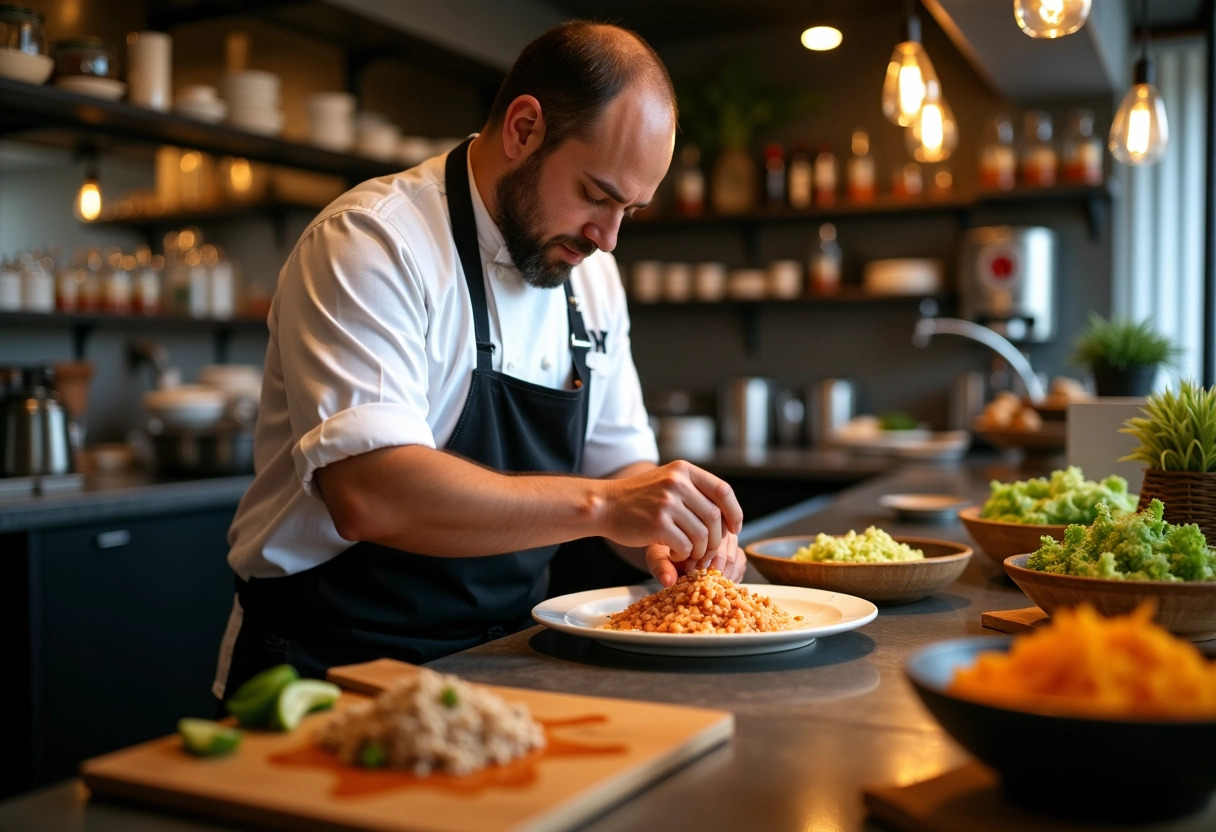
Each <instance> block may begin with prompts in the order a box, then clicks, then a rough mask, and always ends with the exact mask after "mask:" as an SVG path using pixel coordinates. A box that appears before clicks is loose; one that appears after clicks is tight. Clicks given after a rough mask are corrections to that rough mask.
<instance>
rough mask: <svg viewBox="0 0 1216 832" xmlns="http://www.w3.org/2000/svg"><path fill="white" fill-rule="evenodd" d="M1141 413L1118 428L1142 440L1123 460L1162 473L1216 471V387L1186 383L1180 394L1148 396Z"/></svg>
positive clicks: (1167, 391)
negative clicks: (1134, 462)
mask: <svg viewBox="0 0 1216 832" xmlns="http://www.w3.org/2000/svg"><path fill="white" fill-rule="evenodd" d="M1141 412H1142V413H1144V416H1134V417H1132V418H1131V419H1128V420H1127V421H1126V422H1124V423H1123V427H1122V428H1120V429H1119V431H1120V432H1121V433H1130V434H1131V435H1132V436H1134V437H1136V439H1138V440H1140V445H1139V447H1137V448H1136V449H1135V450H1134V451H1132V452H1131V453H1130V454H1128V455H1127V456H1125V457H1123V459H1124V460H1134V461H1137V462H1143V463H1144V464H1145V465H1147V466H1148V467H1149V468H1156V469H1160V470H1162V471H1191V472H1208V471H1216V387H1213V388H1210V389H1204V388H1203V387H1201V386H1199V385H1197V384H1194V383H1193V382H1189V381H1184V382H1182V384H1181V386H1180V387H1179V388H1178V391H1177V392H1174V391H1173V390H1166V391H1164V392H1162V393H1157V394H1154V395H1151V396H1149V397H1148V400H1147V401H1146V402H1145V405H1144V407H1143V408H1141Z"/></svg>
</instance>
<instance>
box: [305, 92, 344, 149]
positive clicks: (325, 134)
mask: <svg viewBox="0 0 1216 832" xmlns="http://www.w3.org/2000/svg"><path fill="white" fill-rule="evenodd" d="M308 140H309V141H310V142H312V143H313V144H315V145H316V146H317V147H323V148H325V149H326V150H332V151H334V152H335V153H345V152H346V151H348V150H350V149H351V147H353V146H354V144H355V97H354V95H352V94H351V93H349V92H318V93H314V94H313V95H310V96H309V97H308Z"/></svg>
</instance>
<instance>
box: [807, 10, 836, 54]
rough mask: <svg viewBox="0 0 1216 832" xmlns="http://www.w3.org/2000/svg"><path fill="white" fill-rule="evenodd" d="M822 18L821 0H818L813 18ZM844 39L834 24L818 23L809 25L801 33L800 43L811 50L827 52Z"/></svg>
mask: <svg viewBox="0 0 1216 832" xmlns="http://www.w3.org/2000/svg"><path fill="white" fill-rule="evenodd" d="M816 18H818V19H820V20H822V19H823V1H822V0H820V2H818V3H817V4H816V7H815V17H814V18H812V20H814V19H816ZM843 40H844V35H843V34H841V32H840V30H839V29H837V28H836V27H835V26H827V25H824V24H820V25H817V26H811V27H810V28H808V29H806V30H805V31H803V33H802V37H801V41H802V45H803V46H805V47H806V48H807V49H810V50H811V51H812V52H828V51H830V50H832V49H835V48H836V47H837V46H840V44H841V42H842V41H843Z"/></svg>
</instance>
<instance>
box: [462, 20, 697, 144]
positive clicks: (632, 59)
mask: <svg viewBox="0 0 1216 832" xmlns="http://www.w3.org/2000/svg"><path fill="white" fill-rule="evenodd" d="M639 82H640V83H645V84H649V85H652V86H653V87H654V88H655V89H657V90H661V91H662V92H664V93H665V94H666V95H667V96H668V99H669V100H670V102H671V109H672V113H673V115H674V114H675V112H676V93H675V88H674V87H673V86H672V83H671V76H670V75H668V73H667V67H665V66H664V65H663V61H662V60H661V59H660V58H659V56H658V55H657V54H656V53H655V51H654V49H652V48H651V47H650V44H648V43H647V42H646V41H645V40H643V39H642V37H641V35H639V34H637V33H636V32H632V31H630V30H628V29H622V28H621V27H619V26H613V25H610V24H606V23H594V22H591V21H587V20H573V21H568V22H566V23H562V24H559V25H557V26H554V27H553V28H552V29H550V30H548V31H547V32H545V33H544V34H543V35H541V36H540V37H538V38H537V39H536V40H534V41H532V42H531V43H529V44H528V45H527V46H525V47H524V50H523V51H522V52H521V53H520V54H519V57H518V58H516V59H515V63H514V64H513V65H512V66H511V70H510V71H509V72H508V73H507V77H506V79H505V80H504V81H503V82H502V86H501V87H499V88H498V94H497V95H496V96H495V97H494V104H493V105H492V106H491V107H490V115H489V118H488V119H487V121H486V131H487V132H489V131H491V130H494V129H497V128H499V127H501V126H502V124H503V122H504V121H505V120H506V116H507V108H508V107H510V106H511V102H512V101H514V100H515V99H516V98H518V97H519V96H521V95H531V96H535V97H536V100H537V101H539V102H540V105H541V112H542V114H543V115H544V119H545V139H544V143H543V145H542V148H543V149H544V150H546V151H548V150H552V149H553V148H555V147H557V146H558V145H560V144H561V143H562V142H564V141H566V140H567V139H572V138H577V139H586V138H588V137H590V136H591V135H592V134H593V133H594V131H595V128H596V126H597V125H598V124H599V117H600V115H601V114H602V113H603V111H604V108H605V107H606V106H607V105H608V104H609V102H611V101H612V100H613V99H614V98H616V96H617V95H619V94H620V93H621V92H622V91H623V90H625V89H626V88H628V87H629V86H630V85H631V84H634V83H639Z"/></svg>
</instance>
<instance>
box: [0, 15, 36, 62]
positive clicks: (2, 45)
mask: <svg viewBox="0 0 1216 832" xmlns="http://www.w3.org/2000/svg"><path fill="white" fill-rule="evenodd" d="M0 49H11V50H13V51H14V52H24V53H25V54H27V55H45V54H46V19H45V18H44V17H43V16H42V15H41V14H39V13H38V12H36V11H34V10H33V9H27V8H25V7H24V6H6V5H0Z"/></svg>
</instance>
